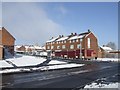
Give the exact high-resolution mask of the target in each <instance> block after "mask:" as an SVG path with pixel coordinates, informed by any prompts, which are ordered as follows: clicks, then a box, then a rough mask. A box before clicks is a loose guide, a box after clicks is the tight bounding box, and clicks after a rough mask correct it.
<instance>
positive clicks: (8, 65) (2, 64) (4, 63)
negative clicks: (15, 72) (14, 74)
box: [0, 60, 13, 68]
mask: <svg viewBox="0 0 120 90" xmlns="http://www.w3.org/2000/svg"><path fill="white" fill-rule="evenodd" d="M0 67H2V68H4V67H13V66H12V65H11V64H8V63H7V62H6V61H5V60H1V61H0Z"/></svg>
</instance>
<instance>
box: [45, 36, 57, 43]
mask: <svg viewBox="0 0 120 90" xmlns="http://www.w3.org/2000/svg"><path fill="white" fill-rule="evenodd" d="M57 38H58V37H56V38H53V39H51V40H48V41H46V42H53V41H55V40H56V39H57Z"/></svg>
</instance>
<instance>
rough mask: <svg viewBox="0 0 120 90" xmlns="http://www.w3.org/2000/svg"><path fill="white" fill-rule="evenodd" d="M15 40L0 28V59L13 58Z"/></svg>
mask: <svg viewBox="0 0 120 90" xmlns="http://www.w3.org/2000/svg"><path fill="white" fill-rule="evenodd" d="M14 43H15V38H14V37H13V36H12V35H11V34H10V33H9V32H8V31H7V30H6V29H5V28H4V27H1V28H0V59H3V58H8V57H12V56H14Z"/></svg>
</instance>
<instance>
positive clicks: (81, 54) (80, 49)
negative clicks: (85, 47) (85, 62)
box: [80, 38, 82, 58]
mask: <svg viewBox="0 0 120 90" xmlns="http://www.w3.org/2000/svg"><path fill="white" fill-rule="evenodd" d="M81 42H82V38H80V58H82V44H81Z"/></svg>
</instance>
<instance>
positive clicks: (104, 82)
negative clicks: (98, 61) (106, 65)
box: [84, 74, 120, 88]
mask: <svg viewBox="0 0 120 90" xmlns="http://www.w3.org/2000/svg"><path fill="white" fill-rule="evenodd" d="M118 78H119V75H118V74H116V75H114V76H110V77H106V78H101V79H97V80H96V81H94V82H92V83H90V84H88V85H86V86H85V87H84V88H119V86H120V83H119V82H118Z"/></svg>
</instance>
